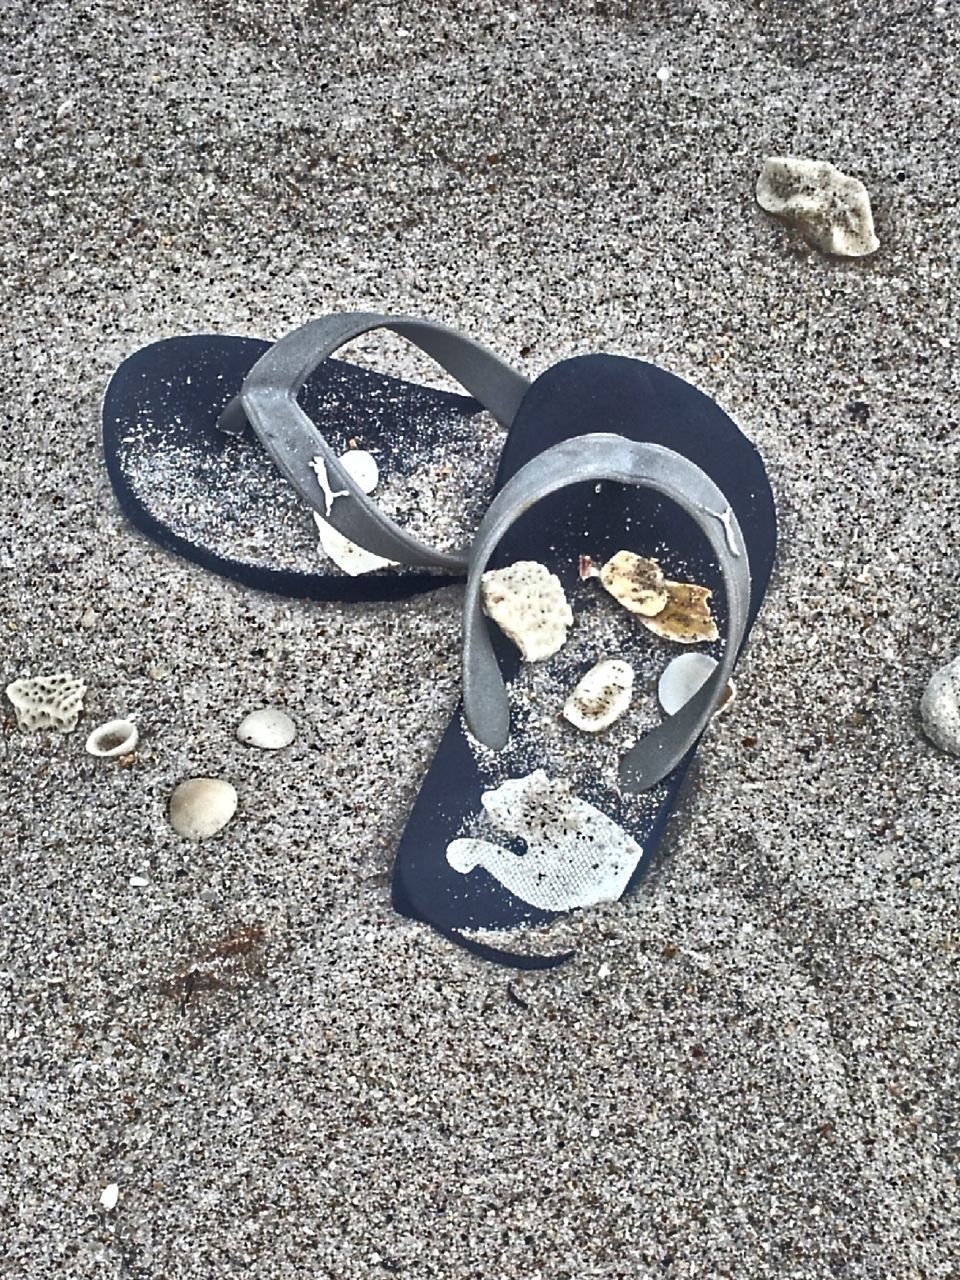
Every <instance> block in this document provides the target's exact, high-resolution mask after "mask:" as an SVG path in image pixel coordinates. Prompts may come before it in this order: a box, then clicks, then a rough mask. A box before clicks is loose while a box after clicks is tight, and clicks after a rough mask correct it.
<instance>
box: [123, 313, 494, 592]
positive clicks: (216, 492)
mask: <svg viewBox="0 0 960 1280" xmlns="http://www.w3.org/2000/svg"><path fill="white" fill-rule="evenodd" d="M269 346H270V344H269V343H268V342H264V341H260V340H258V339H255V338H237V337H224V336H218V335H190V336H186V337H179V338H169V339H165V340H163V341H160V342H156V343H153V344H152V345H150V346H147V347H144V348H142V349H141V350H140V351H137V352H136V353H135V354H133V355H132V356H130V357H129V358H128V359H127V360H125V361H124V363H123V364H122V365H121V366H120V367H119V368H118V369H117V371H116V373H115V374H114V376H113V378H112V379H111V381H110V384H109V386H108V388H107V391H106V395H105V397H104V402H103V432H102V441H103V451H104V457H105V460H106V466H107V471H108V474H109V477H110V481H111V483H112V485H113V488H114V492H115V493H116V496H117V500H118V502H119V504H120V507H121V509H122V511H123V512H124V514H125V515H126V517H127V518H128V519H129V520H130V522H131V523H132V524H133V525H134V526H135V527H136V528H137V529H139V530H140V531H141V532H142V533H144V534H146V535H147V536H148V537H150V538H151V539H152V540H153V541H155V542H157V543H159V544H160V545H161V546H163V547H165V548H167V549H168V550H170V551H174V552H176V553H177V554H178V555H180V556H183V557H184V558H185V559H187V560H191V561H193V562H194V563H196V564H199V565H201V566H202V567H203V568H205V569H209V570H211V571H213V572H214V573H217V574H220V575H222V576H224V577H227V578H231V579H233V580H234V581H235V582H239V583H242V584H244V585H246V586H250V587H255V588H257V589H259V590H264V591H270V592H274V593H275V594H278V595H284V596H292V597H297V598H302V599H311V600H390V599H401V598H404V597H407V596H411V595H416V594H418V593H419V592H422V591H428V590H433V589H436V588H437V587H441V586H445V585H447V584H449V583H450V582H452V581H458V580H459V579H457V578H454V577H451V576H450V575H449V574H444V573H442V572H435V571H434V572H431V571H425V570H422V569H386V570H378V571H376V572H374V573H372V574H364V575H362V576H359V577H356V578H351V577H349V576H346V575H344V574H342V573H341V572H340V571H339V570H338V569H337V568H336V567H335V566H334V565H333V564H332V563H331V562H329V561H323V560H322V559H320V557H319V552H318V542H317V530H316V526H315V525H314V522H313V520H312V518H311V515H310V512H309V510H308V508H307V507H306V506H305V505H304V504H303V503H302V502H301V501H300V499H299V498H298V497H297V495H296V494H295V493H294V492H293V491H292V490H291V488H290V486H289V485H288V484H287V482H286V481H285V480H284V479H283V477H282V476H281V475H280V474H279V472H278V471H277V470H276V469H275V467H274V465H273V463H272V462H271V460H270V458H269V457H268V456H267V454H266V452H265V450H264V449H263V447H262V445H261V444H260V443H259V441H258V440H256V438H255V437H254V436H253V434H252V432H249V431H248V432H245V433H244V434H243V435H242V436H240V437H235V436H229V435H226V434H225V433H224V432H222V431H220V430H219V429H218V427H217V418H218V417H219V414H220V412H221V411H222V409H223V408H224V407H225V406H226V405H227V404H228V403H229V401H230V400H231V399H232V398H233V396H234V395H235V394H236V393H237V392H238V391H239V389H240V387H241V385H242V383H243V380H244V378H245V377H246V375H247V374H248V373H249V371H250V369H251V368H252V367H253V365H254V364H255V363H256V361H257V360H258V359H259V358H260V357H261V356H262V355H263V353H264V352H265V351H267V350H268V349H269ZM300 403H301V404H302V405H303V408H304V409H305V410H306V412H307V413H308V414H309V415H310V416H311V417H312V418H313V420H314V421H316V422H318V423H322V424H323V428H324V432H325V434H326V436H327V438H328V440H329V442H330V443H331V445H332V446H333V447H334V448H337V449H339V450H340V451H342V450H345V449H347V448H348V447H349V445H350V442H351V441H355V442H356V444H357V445H358V446H359V447H361V448H366V449H369V450H370V451H371V452H372V453H373V454H374V456H375V457H376V459H377V462H378V464H379V466H380V470H381V476H382V477H383V478H384V479H385V480H389V478H390V477H394V478H401V480H402V482H403V484H404V485H405V489H404V490H403V492H401V494H400V497H399V499H398V501H400V503H401V506H402V505H403V502H404V501H405V500H409V502H410V503H411V504H412V505H414V506H417V507H418V508H419V506H420V499H421V498H422V499H424V500H425V501H427V502H430V503H433V504H434V505H435V506H437V508H438V509H439V507H440V504H441V503H442V502H443V500H444V499H443V493H444V489H445V488H446V489H447V490H449V492H451V493H453V494H454V495H456V494H458V493H461V492H462V493H464V494H466V495H468V499H467V506H468V507H469V508H470V509H469V510H464V511H457V512H455V513H454V514H455V515H457V516H458V517H460V520H461V523H462V525H463V528H464V534H465V537H469V533H470V532H472V529H473V527H474V525H475V523H476V520H478V519H479V517H480V516H481V515H482V513H483V509H484V506H485V499H488V497H489V491H490V487H491V481H492V471H493V469H494V467H495V465H496V461H495V460H496V454H497V452H498V451H499V448H500V444H501V442H502V431H501V430H500V429H499V428H497V427H495V426H493V427H492V426H489V425H488V426H487V427H486V429H485V433H484V430H483V429H481V430H480V432H479V434H478V426H479V424H478V421H477V415H478V414H479V413H480V412H481V409H480V406H479V405H478V404H477V402H476V401H475V400H473V399H471V398H469V397H467V396H463V395H455V394H452V393H449V392H445V391H437V390H434V389H432V388H429V387H423V386H419V385H417V384H414V383H410V382H405V381H403V380H401V379H398V378H391V377H387V376H384V375H383V374H378V373H375V372H372V371H369V370H366V369H361V368H359V367H358V366H356V365H353V364H350V363H347V362H345V361H342V360H335V359H328V360H325V361H323V363H322V364H321V365H319V366H318V368H317V369H316V370H315V371H314V373H313V374H311V376H310V378H309V379H308V380H307V382H306V385H305V386H304V389H303V392H302V393H301V396H300ZM381 487H383V486H381ZM404 495H406V499H405V497H404ZM376 496H377V495H375V497H376ZM410 514H411V513H410V512H404V511H401V514H400V516H399V517H398V518H400V519H401V521H403V520H404V519H405V517H407V516H409V515H410ZM420 514H421V517H422V512H421V513H420ZM441 515H442V518H443V519H444V521H445V522H448V521H449V513H448V512H446V511H443V512H442V513H441ZM414 518H416V515H414ZM424 532H425V536H426V538H427V540H428V541H429V540H431V532H432V531H431V529H430V528H429V527H426V528H425V530H424ZM459 532H460V530H459V529H456V530H454V531H452V534H451V536H453V537H456V536H457V535H458V534H459Z"/></svg>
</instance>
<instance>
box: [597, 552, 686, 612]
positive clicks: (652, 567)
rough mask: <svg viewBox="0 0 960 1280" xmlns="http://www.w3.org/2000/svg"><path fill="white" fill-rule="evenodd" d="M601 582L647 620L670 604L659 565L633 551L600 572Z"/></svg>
mask: <svg viewBox="0 0 960 1280" xmlns="http://www.w3.org/2000/svg"><path fill="white" fill-rule="evenodd" d="M581 563H582V562H581ZM591 567H592V566H591ZM583 576H588V577H592V576H593V574H592V573H589V572H587V573H586V574H584V570H583V568H581V577H583ZM600 581H601V582H602V583H603V585H604V587H605V588H606V589H607V591H609V592H610V594H611V595H612V596H613V598H614V599H615V600H619V602H620V603H621V604H622V605H623V607H624V608H625V609H628V610H629V611H630V613H637V614H640V615H641V616H642V617H645V618H652V617H654V616H655V615H656V614H658V613H659V612H660V611H661V609H663V607H664V606H665V605H666V603H667V599H668V596H667V589H666V586H665V583H664V577H663V573H662V571H661V569H660V566H659V564H658V563H657V562H656V560H648V559H647V558H646V556H638V555H635V554H634V552H632V551H618V552H617V554H616V555H615V556H613V557H612V558H611V559H609V560H608V561H607V563H606V564H605V565H604V566H603V568H602V569H601V570H600Z"/></svg>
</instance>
